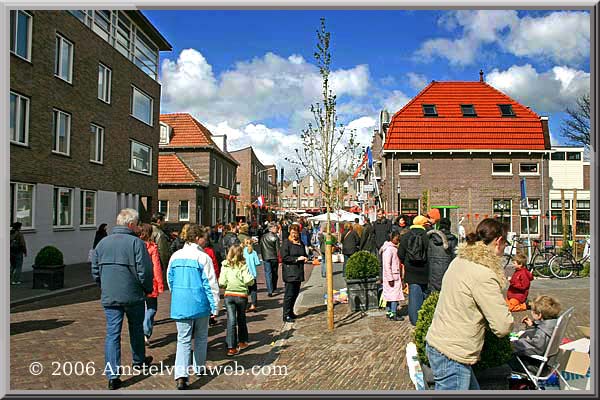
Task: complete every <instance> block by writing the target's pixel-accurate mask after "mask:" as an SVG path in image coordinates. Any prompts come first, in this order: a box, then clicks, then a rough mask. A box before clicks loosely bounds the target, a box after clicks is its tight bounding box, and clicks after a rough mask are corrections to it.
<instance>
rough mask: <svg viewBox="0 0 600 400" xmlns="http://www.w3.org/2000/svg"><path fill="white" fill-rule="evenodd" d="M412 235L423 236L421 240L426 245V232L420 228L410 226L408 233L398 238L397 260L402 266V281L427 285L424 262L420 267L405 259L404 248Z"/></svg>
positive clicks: (427, 269)
mask: <svg viewBox="0 0 600 400" xmlns="http://www.w3.org/2000/svg"><path fill="white" fill-rule="evenodd" d="M412 235H423V238H422V239H423V240H424V241H425V242H426V244H427V240H428V237H427V231H426V230H425V229H422V228H415V227H414V225H413V226H411V228H410V231H409V232H407V233H406V234H404V235H402V236H401V237H400V245H399V246H398V258H400V262H401V263H402V264H404V280H405V282H406V283H419V284H422V285H427V283H428V281H429V266H428V263H427V262H425V263H423V264H421V265H414V264H413V263H411V262H410V261H409V260H408V259H407V258H406V247H407V244H408V239H409V238H410V237H411V236H412Z"/></svg>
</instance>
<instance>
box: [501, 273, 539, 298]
mask: <svg viewBox="0 0 600 400" xmlns="http://www.w3.org/2000/svg"><path fill="white" fill-rule="evenodd" d="M532 280H533V274H532V273H531V272H530V271H529V270H528V269H527V268H525V267H523V268H521V269H518V270H516V271H515V273H514V274H513V276H512V278H510V286H509V287H508V291H507V292H506V297H508V299H509V300H510V299H517V300H519V303H525V301H526V300H527V296H528V295H529V285H531V281H532Z"/></svg>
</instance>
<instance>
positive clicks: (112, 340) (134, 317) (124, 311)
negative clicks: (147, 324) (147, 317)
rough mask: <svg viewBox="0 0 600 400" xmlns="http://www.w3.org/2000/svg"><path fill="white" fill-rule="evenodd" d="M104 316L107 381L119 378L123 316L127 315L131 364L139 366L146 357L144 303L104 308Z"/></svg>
mask: <svg viewBox="0 0 600 400" xmlns="http://www.w3.org/2000/svg"><path fill="white" fill-rule="evenodd" d="M104 314H105V315H106V340H105V342H104V359H105V374H106V376H107V378H108V379H115V378H118V377H119V375H120V374H119V372H120V371H119V368H120V365H121V330H122V328H123V316H124V315H127V324H128V325H129V343H130V345H131V353H132V355H133V363H134V364H141V363H142V362H144V358H145V357H146V348H145V346H144V326H143V325H144V302H140V303H137V304H133V305H129V306H112V307H104Z"/></svg>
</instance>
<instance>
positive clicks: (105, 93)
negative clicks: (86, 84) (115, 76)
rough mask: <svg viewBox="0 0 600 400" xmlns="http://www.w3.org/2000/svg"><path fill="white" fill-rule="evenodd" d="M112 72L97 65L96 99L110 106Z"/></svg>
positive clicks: (105, 67)
mask: <svg viewBox="0 0 600 400" xmlns="http://www.w3.org/2000/svg"><path fill="white" fill-rule="evenodd" d="M111 81H112V71H111V70H110V68H108V67H107V66H106V65H103V64H98V98H99V99H100V100H102V101H103V102H105V103H108V104H110V90H111Z"/></svg>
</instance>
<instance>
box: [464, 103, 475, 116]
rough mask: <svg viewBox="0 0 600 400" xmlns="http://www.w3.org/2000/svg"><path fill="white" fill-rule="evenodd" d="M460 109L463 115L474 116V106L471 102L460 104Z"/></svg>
mask: <svg viewBox="0 0 600 400" xmlns="http://www.w3.org/2000/svg"><path fill="white" fill-rule="evenodd" d="M460 110H461V111H462V114H463V117H476V116H477V113H476V112H475V106H473V104H461V105H460Z"/></svg>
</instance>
